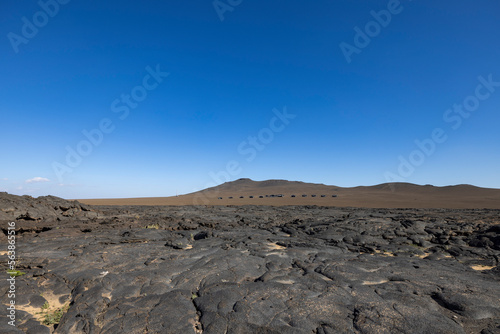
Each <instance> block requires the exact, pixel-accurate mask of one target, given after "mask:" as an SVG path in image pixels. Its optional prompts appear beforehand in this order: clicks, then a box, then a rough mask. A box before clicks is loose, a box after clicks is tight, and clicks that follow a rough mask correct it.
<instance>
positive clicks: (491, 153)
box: [0, 0, 500, 198]
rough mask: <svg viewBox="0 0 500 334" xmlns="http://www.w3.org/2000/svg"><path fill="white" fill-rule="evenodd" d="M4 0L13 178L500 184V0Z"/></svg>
mask: <svg viewBox="0 0 500 334" xmlns="http://www.w3.org/2000/svg"><path fill="white" fill-rule="evenodd" d="M1 9H2V15H1V18H0V36H1V42H0V53H1V55H2V61H1V62H0V77H1V80H0V113H1V116H2V117H1V122H0V143H1V146H0V157H1V160H0V191H7V192H9V193H13V194H30V195H32V196H39V195H47V194H52V195H56V196H61V197H65V198H104V197H142V196H169V195H175V194H176V193H179V194H182V193H189V192H192V191H194V190H198V189H202V188H205V187H206V186H209V185H213V183H221V182H223V181H225V180H226V179H228V178H229V179H231V180H235V179H238V178H241V177H248V178H252V179H254V180H265V179H273V178H279V179H289V180H299V181H306V182H317V183H325V184H332V185H338V186H357V185H374V184H379V183H384V182H388V181H404V182H412V183H417V184H434V185H450V184H463V183H466V184H473V185H477V186H482V187H493V188H500V176H499V173H498V166H499V165H500V151H499V149H498V144H499V143H500V131H498V126H499V123H500V108H499V107H500V67H499V59H500V21H499V20H498V13H499V12H500V3H499V2H498V1H492V0H478V1H464V0H459V1H451V0H446V1H431V0H419V1H410V0H401V1H397V0H388V1H385V0H384V1H356V2H354V1H351V0H345V1H340V0H339V1H323V0H318V1H314V2H310V3H305V2H303V1H284V0H281V1H260V0H258V1H248V0H243V1H238V0H232V1H229V0H220V1H218V2H214V1H212V0H204V1H199V0H195V1H181V0H173V1H168V2H160V1H141V2H139V1H100V2H97V1H93V2H88V1H81V0H71V1H68V0H64V1H63V0H59V1H56V0H42V1H41V2H36V1H22V2H19V1H11V0H9V1H3V2H2V5H1ZM360 31H361V33H360ZM346 50H347V51H346ZM353 50H355V51H353ZM167 74H168V75H167ZM454 106H458V107H456V108H455V107H454ZM461 106H462V107H461ZM460 108H461V109H460ZM464 108H465V109H464ZM459 110H461V111H459ZM468 110H469V111H468ZM436 131H437V132H436ZM85 133H87V135H88V136H86V135H85ZM89 134H90V135H89ZM88 137H90V139H89V138H88ZM415 141H419V142H420V143H423V144H421V146H418V145H417V144H416V142H415ZM70 152H72V153H70ZM68 156H69V158H68Z"/></svg>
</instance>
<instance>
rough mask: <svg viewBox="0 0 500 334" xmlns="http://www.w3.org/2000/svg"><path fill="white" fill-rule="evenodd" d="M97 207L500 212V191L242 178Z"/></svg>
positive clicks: (92, 201)
mask: <svg viewBox="0 0 500 334" xmlns="http://www.w3.org/2000/svg"><path fill="white" fill-rule="evenodd" d="M79 201H80V202H82V203H85V204H94V205H252V204H253V205H272V206H281V205H318V206H338V207H341V206H342V207H367V208H450V209H477V208H488V209H500V189H491V188H480V187H476V186H472V185H465V184H463V185H454V186H444V187H436V186H432V185H424V186H422V185H416V184H412V183H383V184H379V185H375V186H358V187H351V188H342V187H337V186H331V185H324V184H317V183H305V182H300V181H287V180H266V181H253V180H251V179H246V178H242V179H238V180H235V181H231V182H226V183H223V184H221V185H218V186H215V187H212V188H207V189H204V190H201V191H198V192H194V193H190V194H186V195H180V196H172V197H146V198H121V199H81V200H79Z"/></svg>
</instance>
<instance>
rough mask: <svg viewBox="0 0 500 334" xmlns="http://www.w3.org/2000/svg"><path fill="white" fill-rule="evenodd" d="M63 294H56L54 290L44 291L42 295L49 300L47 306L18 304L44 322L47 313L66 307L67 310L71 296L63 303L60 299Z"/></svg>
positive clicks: (20, 307) (22, 309)
mask: <svg viewBox="0 0 500 334" xmlns="http://www.w3.org/2000/svg"><path fill="white" fill-rule="evenodd" d="M61 296H63V295H59V296H57V295H54V294H53V293H52V292H44V293H43V295H42V297H43V298H45V299H46V300H47V304H46V305H47V306H46V307H43V308H41V307H34V306H31V305H19V306H16V308H17V309H19V310H21V311H24V312H27V313H29V314H31V315H32V316H33V317H34V318H35V319H36V320H37V321H38V322H40V323H43V321H44V320H45V318H46V316H47V315H51V314H54V313H55V312H57V311H58V310H59V309H64V312H66V310H67V308H68V306H69V302H70V298H69V297H68V299H67V300H65V301H64V303H61V302H60V301H59V298H60V297H61Z"/></svg>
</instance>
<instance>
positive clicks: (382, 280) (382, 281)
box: [362, 279, 389, 285]
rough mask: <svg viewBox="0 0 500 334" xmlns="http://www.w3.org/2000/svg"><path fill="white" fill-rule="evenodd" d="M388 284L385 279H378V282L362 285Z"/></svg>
mask: <svg viewBox="0 0 500 334" xmlns="http://www.w3.org/2000/svg"><path fill="white" fill-rule="evenodd" d="M387 282H389V280H387V279H380V280H378V281H364V282H363V283H362V284H363V285H378V284H384V283H387Z"/></svg>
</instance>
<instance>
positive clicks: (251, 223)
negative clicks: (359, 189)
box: [0, 194, 500, 334]
mask: <svg viewBox="0 0 500 334" xmlns="http://www.w3.org/2000/svg"><path fill="white" fill-rule="evenodd" d="M7 199H8V200H7ZM68 211H69V212H70V213H68ZM499 213H500V211H499V210H438V209H436V210H429V209H418V210H417V209H360V208H328V207H316V206H288V207H263V206H243V207H236V206H228V207H226V206H214V207H194V206H191V207H187V206H185V207H166V206H164V207H145V206H141V207H139V206H137V207H111V206H110V207H104V206H99V207H90V206H84V205H81V204H79V203H78V202H66V201H64V200H61V199H57V198H55V197H45V198H41V199H32V198H29V197H17V196H11V195H6V194H3V195H2V196H0V215H1V216H0V218H1V219H2V220H1V223H2V225H1V228H2V231H3V232H4V233H0V243H1V245H2V246H1V248H0V251H3V250H7V246H6V245H7V237H6V235H5V234H6V227H7V222H8V221H16V226H17V229H18V234H17V237H18V239H17V247H18V248H17V251H18V256H19V257H20V264H19V266H18V269H19V270H21V271H23V272H25V273H26V274H25V275H23V276H20V277H18V278H17V279H16V285H17V286H16V289H17V291H16V305H18V307H19V308H18V310H17V329H13V328H12V326H8V325H7V318H5V314H4V313H2V318H1V323H0V332H1V333H37V334H39V333H51V332H55V333H141V334H142V333H182V334H186V333H206V334H211V333H221V334H222V333H268V334H271V333H290V334H292V333H293V334H299V333H317V334H331V333H450V334H451V333H454V334H455V333H482V334H492V333H500V300H499V299H500V284H499V283H500V267H499V263H498V262H499V255H500V234H499V232H500V218H499V217H500V216H499ZM3 258H5V256H4V257H3ZM2 269H3V270H4V272H5V270H6V260H4V261H3V262H2ZM0 289H1V291H0V294H1V302H2V303H3V304H4V307H3V310H5V305H7V303H8V298H7V290H8V286H7V282H6V280H1V283H0ZM45 302H47V303H48V304H49V305H52V306H51V307H55V306H59V307H63V306H66V308H65V309H64V310H65V313H64V315H63V316H62V318H61V320H60V323H59V324H58V325H47V326H46V325H43V324H41V323H40V320H41V318H40V315H39V314H38V315H37V313H38V312H41V310H42V306H43V305H44V304H45ZM3 312H4V311H3Z"/></svg>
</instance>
